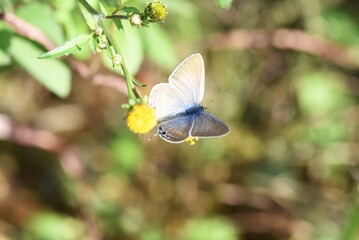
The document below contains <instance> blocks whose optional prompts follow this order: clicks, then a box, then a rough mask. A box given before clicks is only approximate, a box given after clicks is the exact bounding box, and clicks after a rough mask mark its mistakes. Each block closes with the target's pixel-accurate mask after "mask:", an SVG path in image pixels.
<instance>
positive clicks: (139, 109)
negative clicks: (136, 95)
mask: <svg viewBox="0 0 359 240" xmlns="http://www.w3.org/2000/svg"><path fill="white" fill-rule="evenodd" d="M126 120H127V126H128V128H129V129H130V130H131V131H132V132H134V133H139V134H144V133H147V132H149V131H150V130H151V129H152V128H154V127H155V126H156V125H157V120H156V115H155V110H154V109H153V108H151V107H149V106H148V105H147V104H136V105H134V106H133V107H132V108H131V110H130V111H129V113H128V116H127V119H126Z"/></svg>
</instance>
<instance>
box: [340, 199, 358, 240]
mask: <svg viewBox="0 0 359 240" xmlns="http://www.w3.org/2000/svg"><path fill="white" fill-rule="evenodd" d="M348 210H349V211H347V213H348V217H347V222H346V225H345V227H344V229H343V236H342V238H340V239H343V240H356V239H358V236H359V230H358V226H359V205H358V204H357V203H356V202H355V201H354V202H353V204H352V206H351V207H350V209H348Z"/></svg>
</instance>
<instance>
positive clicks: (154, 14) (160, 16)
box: [145, 1, 168, 22]
mask: <svg viewBox="0 0 359 240" xmlns="http://www.w3.org/2000/svg"><path fill="white" fill-rule="evenodd" d="M166 9H167V6H166V5H163V4H162V3H161V2H160V1H156V2H153V3H149V4H148V5H147V7H146V8H145V15H146V16H148V17H149V18H150V19H151V20H154V21H158V22H159V21H163V20H165V18H166V16H167V14H168V12H167V11H166Z"/></svg>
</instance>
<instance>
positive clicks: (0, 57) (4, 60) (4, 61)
mask: <svg viewBox="0 0 359 240" xmlns="http://www.w3.org/2000/svg"><path fill="white" fill-rule="evenodd" d="M10 63H11V59H10V56H9V55H8V54H7V53H5V52H4V51H3V50H1V48H0V67H1V66H5V65H9V64H10Z"/></svg>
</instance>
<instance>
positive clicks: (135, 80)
mask: <svg viewBox="0 0 359 240" xmlns="http://www.w3.org/2000/svg"><path fill="white" fill-rule="evenodd" d="M132 82H133V83H134V84H136V85H137V86H140V87H146V86H147V85H146V84H143V83H141V82H140V81H138V80H137V79H136V78H135V77H132Z"/></svg>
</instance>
